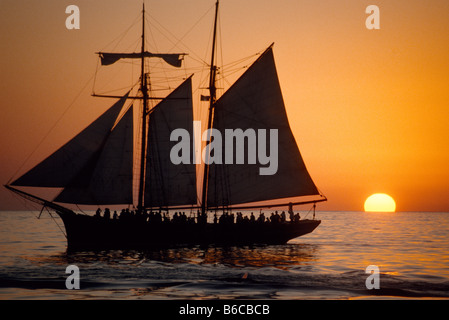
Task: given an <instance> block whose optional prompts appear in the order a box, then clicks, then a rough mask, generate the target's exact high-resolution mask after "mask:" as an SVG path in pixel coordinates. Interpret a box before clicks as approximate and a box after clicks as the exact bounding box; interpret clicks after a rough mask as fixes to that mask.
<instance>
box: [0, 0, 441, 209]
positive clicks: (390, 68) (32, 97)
mask: <svg viewBox="0 0 449 320" xmlns="http://www.w3.org/2000/svg"><path fill="white" fill-rule="evenodd" d="M69 5H77V6H78V7H79V9H80V29H78V30H76V29H73V30H69V29H67V28H66V23H65V22H66V19H67V17H68V16H69V14H67V13H66V12H65V11H66V7H67V6H69ZM145 5H146V8H147V11H148V12H149V15H150V16H151V17H154V18H155V20H157V22H158V23H160V24H161V25H163V26H164V27H165V28H166V30H168V32H169V34H171V35H173V36H174V37H175V38H176V39H181V38H182V43H183V47H182V49H183V50H184V51H189V52H188V53H189V55H190V56H191V57H193V58H195V59H197V60H198V59H200V60H201V59H203V60H205V61H208V60H209V58H208V55H207V54H208V51H207V50H208V49H209V50H210V47H209V46H210V34H211V27H212V22H213V7H214V1H213V0H191V1H185V0H166V1H156V0H145ZM369 5H377V6H378V7H379V12H380V16H379V17H380V29H374V30H370V29H368V28H367V27H366V25H365V21H366V19H367V18H368V16H369V14H367V13H366V12H365V10H366V8H367V7H368V6H369ZM141 8H142V1H140V0H139V1H137V0H126V1H125V0H96V1H92V0H90V1H87V0H70V1H59V0H58V1H56V0H51V1H50V0H41V1H31V0H26V1H24V0H1V1H0V52H1V59H0V77H1V81H0V101H1V102H0V103H1V105H0V108H1V113H2V116H1V117H0V151H1V152H0V181H1V183H2V184H6V183H8V182H9V181H10V179H12V178H17V177H18V176H19V175H20V174H21V173H24V172H25V171H26V170H27V169H30V168H31V167H32V166H33V165H35V164H36V163H37V162H38V161H40V160H42V159H43V158H45V157H46V156H47V155H49V154H50V153H51V152H52V151H54V150H56V149H57V148H58V147H59V146H61V145H62V144H63V143H65V142H66V141H68V140H69V139H70V138H72V137H73V136H74V135H75V134H76V133H77V132H79V131H80V130H81V129H83V128H84V127H86V126H87V125H88V124H89V123H90V122H91V121H92V120H93V119H95V118H96V117H97V116H99V115H100V114H101V113H102V112H104V111H105V110H106V108H107V107H109V106H110V105H111V100H108V99H98V98H94V97H91V96H90V94H91V91H92V87H93V85H92V79H93V77H94V76H95V75H96V70H97V64H98V58H97V56H96V55H95V54H94V53H95V52H97V51H102V50H103V51H106V50H112V49H116V47H114V46H115V43H114V40H115V39H117V37H118V36H120V35H121V34H123V33H124V31H126V30H128V28H129V27H130V25H133V23H134V22H136V21H139V20H138V19H139V15H140V12H141ZM448 13H449V2H448V1H446V0H431V1H418V0H389V1H381V0H370V1H364V0H341V1H334V0H316V1H311V0H279V1H271V0H257V1H255V0H245V1H241V0H222V1H221V2H220V16H219V21H220V28H219V34H220V44H221V46H220V49H219V56H220V59H222V63H223V64H224V65H226V64H227V63H230V62H232V61H236V60H238V59H240V58H244V57H249V56H251V55H253V54H255V53H257V52H260V51H263V50H264V49H265V48H266V47H268V45H270V44H271V43H272V42H274V43H275V45H274V54H275V60H276V66H277V70H278V75H279V80H280V83H281V88H282V93H283V97H284V101H285V105H286V109H287V114H288V118H289V122H290V126H291V128H292V131H293V134H294V136H295V138H296V141H297V144H298V146H299V149H300V151H301V154H302V157H303V159H304V161H305V163H306V166H307V169H308V171H309V173H310V174H311V176H312V178H313V180H314V181H315V183H316V185H317V186H318V188H319V190H320V191H321V192H322V193H323V194H324V195H325V196H326V197H327V198H328V201H327V202H325V203H320V204H319V205H318V209H319V210H342V211H361V210H363V204H364V201H365V199H366V198H367V197H368V196H370V195H371V194H373V193H387V194H389V195H390V196H392V197H393V198H394V199H395V201H396V205H397V210H398V211H446V212H449V168H448V163H449V147H448V146H449V143H448V141H449V129H448V127H447V123H448V120H449V90H448V89H447V88H449V60H448V56H449V19H448V18H447V17H448ZM138 23H139V22H138ZM138 23H137V24H134V25H133V27H132V28H131V29H129V32H128V33H129V34H126V36H129V37H130V38H131V40H133V41H134V40H137V41H138V40H139V35H140V30H139V24H138ZM154 26H155V28H159V25H158V24H157V23H155V24H154ZM156 33H157V30H154V34H153V33H152V34H151V35H150V39H156V38H158V36H157V35H156ZM123 41H124V42H122V43H121V45H122V47H119V49H121V50H125V49H128V50H129V49H131V51H133V50H134V49H136V44H137V43H138V42H132V41H131V42H129V43H126V42H125V40H123ZM150 42H151V41H150ZM155 43H156V42H155ZM154 49H157V50H172V52H177V51H179V47H176V48H173V43H171V44H169V43H168V42H166V43H164V40H162V44H161V45H160V47H157V48H154ZM138 50H139V49H137V51H138ZM187 62H188V61H186V63H187ZM133 75H134V76H136V73H134V74H133ZM204 76H205V74H200V75H199V77H200V78H201V77H203V78H204ZM126 77H128V75H127V76H126ZM129 78H131V77H129ZM134 78H135V77H134ZM127 81H128V80H127ZM100 87H101V86H100ZM55 123H56V125H55ZM30 154H31V156H30ZM23 208H24V207H23V202H21V201H19V200H17V198H16V197H13V196H12V195H11V194H10V192H9V191H7V190H6V189H4V188H2V189H1V190H0V210H12V209H18V210H20V209H23Z"/></svg>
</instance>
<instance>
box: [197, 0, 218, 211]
mask: <svg viewBox="0 0 449 320" xmlns="http://www.w3.org/2000/svg"><path fill="white" fill-rule="evenodd" d="M218 5H219V0H217V2H216V3H215V19H214V34H213V40H212V55H211V62H210V78H209V93H210V100H209V102H210V104H209V112H208V120H207V129H208V130H209V129H210V128H211V127H212V116H213V111H214V110H213V108H214V104H215V101H216V91H217V88H216V86H215V76H216V73H217V67H216V66H215V43H216V37H217V20H218V19H217V18H218ZM207 138H208V139H207V141H209V143H210V138H211V137H210V131H209V134H208V137H207ZM208 178H209V165H208V164H207V163H205V164H204V176H203V192H202V197H201V212H202V213H203V214H204V213H206V209H207V208H206V202H207V183H208Z"/></svg>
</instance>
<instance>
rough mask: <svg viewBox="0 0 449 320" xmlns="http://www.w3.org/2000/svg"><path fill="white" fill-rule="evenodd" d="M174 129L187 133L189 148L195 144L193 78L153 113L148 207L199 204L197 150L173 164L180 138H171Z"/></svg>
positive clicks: (149, 139)
mask: <svg viewBox="0 0 449 320" xmlns="http://www.w3.org/2000/svg"><path fill="white" fill-rule="evenodd" d="M175 129H180V130H182V131H183V132H184V133H188V135H189V140H190V141H189V147H191V146H193V109H192V81H191V78H188V79H187V80H186V81H184V82H183V83H182V84H181V85H180V86H179V87H178V88H177V89H175V90H174V91H173V92H172V93H171V94H170V95H168V96H167V98H166V99H165V100H163V101H161V102H160V103H159V104H158V105H157V106H156V107H154V109H153V110H152V111H151V113H150V119H149V129H148V143H147V158H146V179H145V196H144V203H145V207H147V208H149V207H166V206H179V205H192V204H196V203H197V193H196V168H195V164H194V161H193V157H194V154H193V150H194V149H193V148H192V147H191V149H190V152H189V155H188V158H189V161H187V162H188V163H179V164H174V163H173V161H172V159H170V153H171V150H172V148H173V147H174V146H175V145H177V144H178V141H170V135H171V133H172V132H173V131H174V130H175Z"/></svg>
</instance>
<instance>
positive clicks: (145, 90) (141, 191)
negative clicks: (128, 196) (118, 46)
mask: <svg viewBox="0 0 449 320" xmlns="http://www.w3.org/2000/svg"><path fill="white" fill-rule="evenodd" d="M140 91H141V92H142V95H143V100H142V139H141V143H142V145H141V154H140V179H139V196H138V197H139V198H138V202H137V208H139V209H142V208H143V206H144V203H143V196H144V188H145V148H146V131H147V113H148V100H149V99H148V88H147V77H146V75H145V3H143V10H142V50H141V66H140Z"/></svg>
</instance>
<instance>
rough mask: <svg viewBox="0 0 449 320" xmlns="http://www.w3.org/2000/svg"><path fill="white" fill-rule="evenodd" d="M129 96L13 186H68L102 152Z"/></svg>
mask: <svg viewBox="0 0 449 320" xmlns="http://www.w3.org/2000/svg"><path fill="white" fill-rule="evenodd" d="M127 97H128V93H127V94H126V95H125V96H124V97H122V98H121V99H120V100H118V101H117V102H116V103H115V104H114V105H113V106H112V107H111V108H109V109H108V110H107V111H106V112H105V113H103V114H102V115H101V116H100V117H99V118H98V119H97V120H95V121H94V122H93V123H91V124H90V125H89V126H88V127H87V128H85V129H84V130H83V131H81V132H80V133H79V134H78V135H76V136H75V137H74V138H73V139H71V140H70V141H69V142H67V143H66V144H65V145H63V146H62V147H61V148H59V149H58V150H57V151H55V152H54V153H53V154H51V155H50V156H49V157H48V158H46V159H45V160H43V161H42V162H40V163H39V164H38V165H37V166H35V167H34V168H33V169H31V170H30V171H28V172H27V173H25V174H24V175H23V176H21V177H20V178H18V179H17V180H15V181H14V182H13V183H12V185H15V186H31V187H65V186H67V185H68V184H69V183H70V182H71V181H72V180H73V179H74V178H75V177H76V176H77V175H78V174H79V172H80V171H81V170H82V169H83V168H84V167H85V166H86V164H87V163H88V162H89V161H90V159H91V158H92V157H93V156H94V155H95V154H96V153H97V152H98V150H99V149H101V147H102V146H103V144H104V141H105V139H106V138H107V137H108V135H109V133H110V131H111V128H112V126H113V125H114V123H115V121H116V119H117V116H118V115H119V113H120V110H121V109H122V107H123V105H124V103H125V101H126V99H127Z"/></svg>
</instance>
